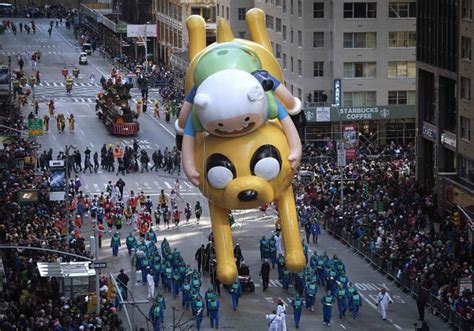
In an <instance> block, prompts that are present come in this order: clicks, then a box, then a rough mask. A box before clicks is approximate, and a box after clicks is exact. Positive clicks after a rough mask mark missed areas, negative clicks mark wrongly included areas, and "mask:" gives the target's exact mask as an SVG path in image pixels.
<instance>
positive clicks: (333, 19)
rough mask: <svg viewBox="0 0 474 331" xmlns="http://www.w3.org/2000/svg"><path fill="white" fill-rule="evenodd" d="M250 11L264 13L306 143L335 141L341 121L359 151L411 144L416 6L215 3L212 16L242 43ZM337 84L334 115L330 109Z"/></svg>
mask: <svg viewBox="0 0 474 331" xmlns="http://www.w3.org/2000/svg"><path fill="white" fill-rule="evenodd" d="M252 7H258V8H261V9H262V10H264V11H265V14H266V24H267V28H268V30H269V33H270V38H271V40H272V46H273V50H274V54H275V56H276V57H277V58H278V60H279V61H280V64H281V66H282V69H283V71H284V74H285V79H286V85H287V86H288V88H289V89H290V90H291V91H292V92H293V94H294V95H296V96H298V97H299V98H301V99H302V100H303V101H305V105H306V109H305V113H306V119H307V128H306V130H305V131H306V134H305V138H306V140H308V141H317V140H328V139H338V137H339V136H340V134H341V132H342V129H341V127H340V125H339V121H342V122H343V127H344V126H351V127H353V128H354V127H355V128H356V130H357V132H358V135H359V137H360V139H359V143H361V144H369V143H379V144H385V143H387V142H390V141H392V140H395V141H397V142H399V143H407V142H409V141H413V140H414V136H415V113H416V111H415V102H416V97H415V96H416V2H415V1H414V0H401V1H391V0H378V1H374V0H372V1H367V2H351V1H329V0H312V1H309V0H254V1H248V0H236V1H234V0H217V10H216V11H217V16H218V17H223V18H225V19H226V20H228V21H229V22H230V25H231V27H232V29H233V31H234V33H235V34H236V35H237V36H239V37H242V36H243V37H247V34H246V27H245V24H244V23H245V11H246V10H248V9H249V8H252ZM335 79H340V80H341V84H340V85H338V87H339V88H338V92H341V98H340V103H338V104H339V105H340V106H341V109H339V111H338V109H337V108H335V107H334V108H333V107H329V106H331V104H333V103H334V81H335Z"/></svg>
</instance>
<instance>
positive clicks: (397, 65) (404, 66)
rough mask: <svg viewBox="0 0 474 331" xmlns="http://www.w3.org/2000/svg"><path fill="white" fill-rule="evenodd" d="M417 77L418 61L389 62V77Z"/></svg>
mask: <svg viewBox="0 0 474 331" xmlns="http://www.w3.org/2000/svg"><path fill="white" fill-rule="evenodd" d="M414 77H416V62H411V61H398V62H389V63H388V78H414Z"/></svg>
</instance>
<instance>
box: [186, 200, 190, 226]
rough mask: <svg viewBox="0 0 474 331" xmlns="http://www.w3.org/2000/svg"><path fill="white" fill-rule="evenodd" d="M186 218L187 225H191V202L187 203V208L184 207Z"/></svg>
mask: <svg viewBox="0 0 474 331" xmlns="http://www.w3.org/2000/svg"><path fill="white" fill-rule="evenodd" d="M184 216H185V217H186V223H189V220H190V219H191V206H190V205H189V202H186V206H185V207H184Z"/></svg>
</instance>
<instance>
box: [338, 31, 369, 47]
mask: <svg viewBox="0 0 474 331" xmlns="http://www.w3.org/2000/svg"><path fill="white" fill-rule="evenodd" d="M375 47H377V34H376V33H375V32H359V33H344V48H375Z"/></svg>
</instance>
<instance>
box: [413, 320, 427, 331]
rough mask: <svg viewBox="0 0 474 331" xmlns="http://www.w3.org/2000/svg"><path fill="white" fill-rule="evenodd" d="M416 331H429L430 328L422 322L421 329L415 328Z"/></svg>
mask: <svg viewBox="0 0 474 331" xmlns="http://www.w3.org/2000/svg"><path fill="white" fill-rule="evenodd" d="M416 331H430V327H429V326H428V323H426V321H423V322H422V323H421V327H420V328H417V329H416Z"/></svg>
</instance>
